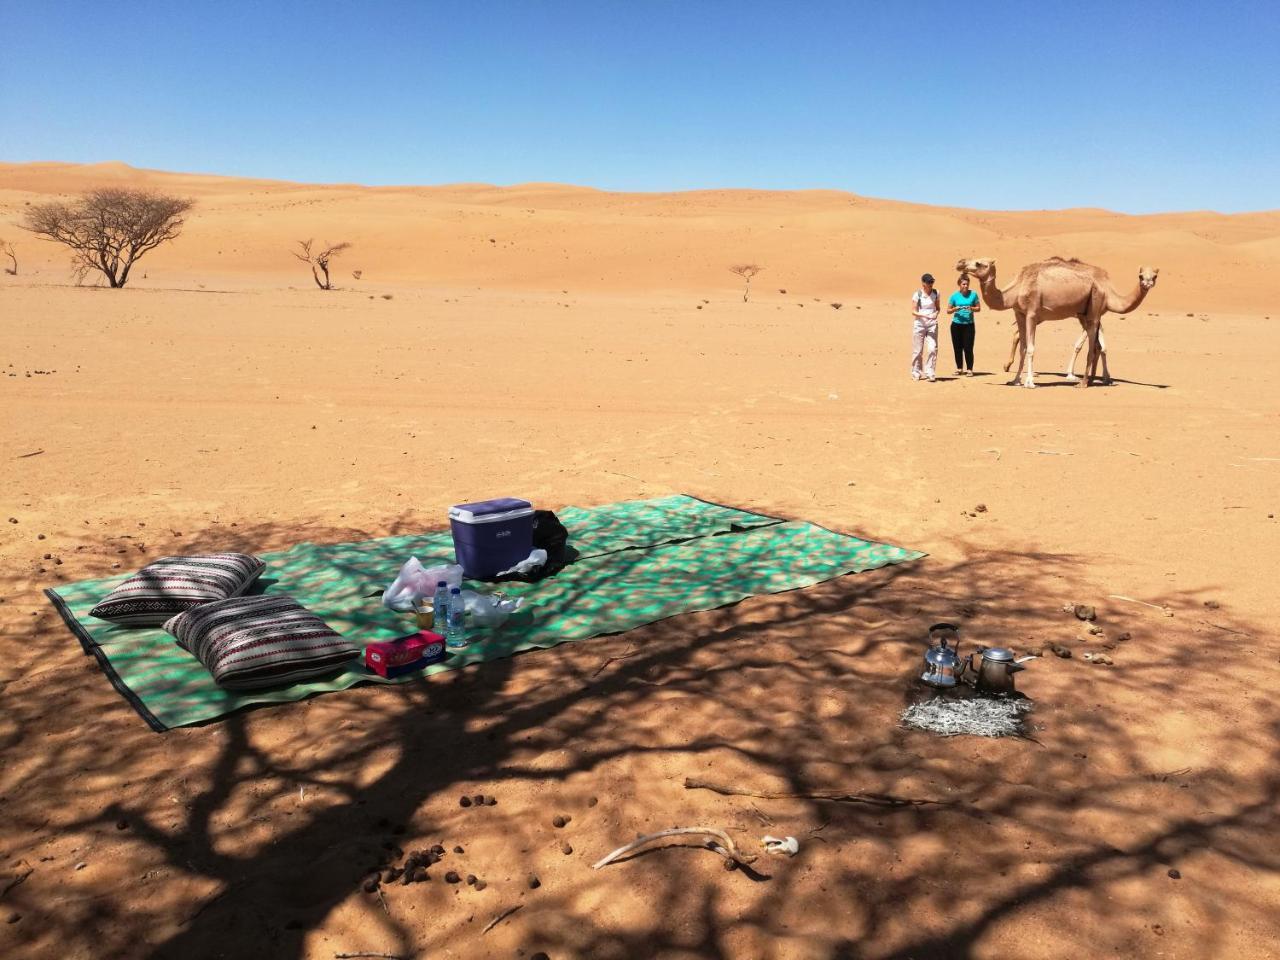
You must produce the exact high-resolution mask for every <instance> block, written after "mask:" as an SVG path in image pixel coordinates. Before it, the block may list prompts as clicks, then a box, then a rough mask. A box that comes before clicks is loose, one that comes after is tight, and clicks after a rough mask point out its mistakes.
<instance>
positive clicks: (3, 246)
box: [0, 240, 18, 277]
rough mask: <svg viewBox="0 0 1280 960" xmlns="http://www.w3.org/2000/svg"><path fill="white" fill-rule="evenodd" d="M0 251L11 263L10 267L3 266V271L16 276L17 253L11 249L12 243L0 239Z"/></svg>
mask: <svg viewBox="0 0 1280 960" xmlns="http://www.w3.org/2000/svg"><path fill="white" fill-rule="evenodd" d="M0 253H2V254H4V255H5V256H6V257H8V258H9V261H10V262H11V263H12V264H13V266H12V267H5V268H4V272H5V273H7V274H8V275H9V276H11V277H16V276H17V275H18V254H17V252H16V251H15V250H14V249H13V244H12V243H9V242H7V241H5V240H0Z"/></svg>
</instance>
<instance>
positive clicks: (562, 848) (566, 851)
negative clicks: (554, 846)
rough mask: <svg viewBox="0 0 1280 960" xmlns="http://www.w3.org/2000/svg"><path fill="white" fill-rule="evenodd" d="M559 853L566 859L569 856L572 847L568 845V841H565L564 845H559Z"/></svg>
mask: <svg viewBox="0 0 1280 960" xmlns="http://www.w3.org/2000/svg"><path fill="white" fill-rule="evenodd" d="M560 852H561V853H563V854H564V855H565V856H566V857H567V856H568V855H569V854H571V853H573V847H571V846H570V845H569V841H568V840H566V841H565V842H564V843H562V844H560Z"/></svg>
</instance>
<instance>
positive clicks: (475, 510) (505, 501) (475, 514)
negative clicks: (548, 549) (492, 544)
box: [449, 497, 533, 523]
mask: <svg viewBox="0 0 1280 960" xmlns="http://www.w3.org/2000/svg"><path fill="white" fill-rule="evenodd" d="M532 513H533V504H531V503H530V502H529V501H528V500H521V499H520V498H519V497H497V498H495V499H493V500H477V501H476V502H475V503H460V504H458V505H457V506H454V507H450V508H449V519H450V520H457V521H458V522H459V523H497V522H498V521H500V520H513V519H515V518H516V517H527V516H529V515H530V514H532Z"/></svg>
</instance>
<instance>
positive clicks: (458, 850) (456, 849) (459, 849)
mask: <svg viewBox="0 0 1280 960" xmlns="http://www.w3.org/2000/svg"><path fill="white" fill-rule="evenodd" d="M453 852H454V853H466V852H467V851H465V850H463V849H462V848H461V847H454V848H453Z"/></svg>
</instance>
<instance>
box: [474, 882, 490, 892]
mask: <svg viewBox="0 0 1280 960" xmlns="http://www.w3.org/2000/svg"><path fill="white" fill-rule="evenodd" d="M487 886H488V884H487V883H485V882H484V881H483V880H476V889H477V890H483V889H484V888H485V887H487Z"/></svg>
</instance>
